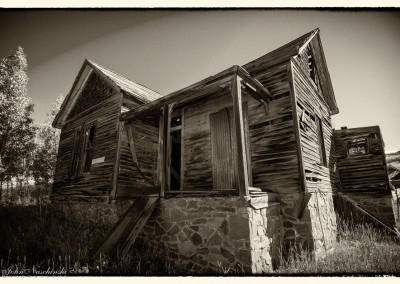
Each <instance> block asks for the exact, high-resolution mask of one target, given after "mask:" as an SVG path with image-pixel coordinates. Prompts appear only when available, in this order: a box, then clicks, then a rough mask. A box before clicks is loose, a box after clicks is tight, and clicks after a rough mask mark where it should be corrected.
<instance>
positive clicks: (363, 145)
mask: <svg viewBox="0 0 400 284" xmlns="http://www.w3.org/2000/svg"><path fill="white" fill-rule="evenodd" d="M362 154H367V139H365V138H362V139H354V140H350V141H347V156H356V155H362Z"/></svg>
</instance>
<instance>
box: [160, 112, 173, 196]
mask: <svg viewBox="0 0 400 284" xmlns="http://www.w3.org/2000/svg"><path fill="white" fill-rule="evenodd" d="M170 119H171V112H170V107H169V105H165V106H164V107H163V111H162V116H161V117H160V124H159V125H160V126H159V141H158V144H159V145H158V166H157V170H158V183H159V186H160V197H164V196H165V191H166V190H168V189H169V186H168V144H169V143H168V139H169V128H170Z"/></svg>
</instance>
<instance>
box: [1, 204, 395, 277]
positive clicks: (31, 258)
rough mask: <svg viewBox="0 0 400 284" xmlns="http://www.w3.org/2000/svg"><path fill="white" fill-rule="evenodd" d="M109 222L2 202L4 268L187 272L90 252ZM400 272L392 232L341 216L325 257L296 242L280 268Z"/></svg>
mask: <svg viewBox="0 0 400 284" xmlns="http://www.w3.org/2000/svg"><path fill="white" fill-rule="evenodd" d="M110 228H111V224H105V223H101V222H94V221H91V219H90V218H89V216H87V215H81V214H78V213H77V212H74V211H71V212H67V214H64V213H63V212H61V211H59V210H57V209H55V208H51V207H49V206H44V207H43V210H42V211H41V214H39V211H38V209H37V207H35V206H27V207H22V206H13V207H0V261H1V263H0V268H1V270H2V273H3V275H20V274H23V275H55V274H56V275H63V274H91V275H184V274H185V273H187V272H186V271H183V270H180V269H179V268H177V267H174V265H173V264H172V263H171V262H169V261H167V260H166V259H165V256H164V255H163V254H161V253H159V252H157V251H154V250H152V249H147V250H146V251H137V250H136V249H132V250H131V251H130V253H129V254H126V255H124V256H122V257H117V258H116V259H115V260H111V259H109V258H107V256H104V255H101V256H100V257H99V259H97V260H95V262H93V260H91V259H90V258H91V255H90V252H91V250H92V249H93V248H94V247H96V246H97V245H98V243H99V241H100V240H101V239H102V238H103V237H104V236H105V235H106V233H107V231H108V230H109V229H110ZM399 272H400V246H399V245H398V240H395V239H394V237H393V236H391V235H389V234H388V233H385V232H382V231H379V230H377V229H374V228H373V227H372V226H370V225H368V224H362V225H360V224H354V223H351V222H349V221H340V222H339V227H338V242H337V244H336V245H335V246H334V247H332V248H331V249H328V251H327V253H326V256H325V254H324V258H323V259H318V260H316V259H315V257H313V254H312V253H311V252H309V251H307V250H305V249H301V248H298V247H296V248H292V249H290V252H289V253H288V256H287V257H285V258H283V257H282V258H281V259H280V265H279V267H278V269H277V270H276V273H277V274H313V275H318V274H319V275H321V274H348V273H351V274H365V273H374V274H395V273H399ZM215 273H216V274H220V275H232V274H244V270H243V267H225V266H223V265H222V264H219V265H218V267H217V268H216V271H215Z"/></svg>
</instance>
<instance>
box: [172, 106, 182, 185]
mask: <svg viewBox="0 0 400 284" xmlns="http://www.w3.org/2000/svg"><path fill="white" fill-rule="evenodd" d="M170 139H171V144H170V147H171V148H170V149H171V152H170V157H171V160H170V181H171V183H170V184H171V188H170V190H180V189H181V151H182V116H181V115H180V114H179V115H177V116H174V117H172V118H171V130H170Z"/></svg>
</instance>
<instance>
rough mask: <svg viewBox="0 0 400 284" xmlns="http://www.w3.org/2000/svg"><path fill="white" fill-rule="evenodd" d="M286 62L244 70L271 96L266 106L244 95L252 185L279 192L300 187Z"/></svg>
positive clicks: (297, 189)
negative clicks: (246, 105) (246, 106)
mask: <svg viewBox="0 0 400 284" xmlns="http://www.w3.org/2000/svg"><path fill="white" fill-rule="evenodd" d="M287 64H288V62H284V63H280V64H278V65H275V66H269V67H267V66H266V67H265V68H264V69H262V68H260V66H257V68H255V69H252V68H249V69H248V70H247V71H248V72H249V73H250V74H251V75H254V76H255V78H256V79H257V80H258V81H260V82H261V83H262V84H263V85H264V86H265V87H267V88H268V89H269V90H270V91H271V93H272V95H273V100H272V101H271V102H269V103H268V105H267V107H265V106H264V105H263V104H261V103H260V102H259V101H257V100H255V99H254V98H252V97H250V98H249V97H248V96H246V98H247V103H248V121H249V134H250V148H251V165H252V178H253V186H255V187H259V188H261V189H263V190H268V191H272V192H279V193H286V192H295V191H299V190H300V175H299V162H298V156H297V146H296V139H295V129H294V123H293V114H292V106H291V97H290V85H289V77H288V72H287ZM255 65H257V64H256V62H255ZM244 93H245V91H244Z"/></svg>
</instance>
